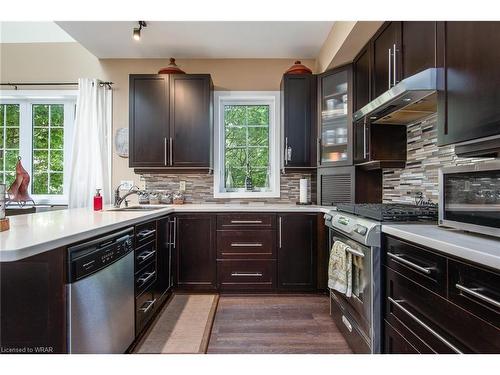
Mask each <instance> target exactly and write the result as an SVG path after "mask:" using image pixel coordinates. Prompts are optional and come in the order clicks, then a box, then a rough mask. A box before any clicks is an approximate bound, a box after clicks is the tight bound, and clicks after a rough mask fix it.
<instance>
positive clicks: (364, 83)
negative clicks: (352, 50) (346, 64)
mask: <svg viewBox="0 0 500 375" xmlns="http://www.w3.org/2000/svg"><path fill="white" fill-rule="evenodd" d="M370 61H371V56H370V43H367V44H366V46H364V47H363V49H362V50H361V52H359V53H358V55H357V56H356V58H355V59H354V61H353V65H352V70H353V81H354V84H353V85H354V93H353V107H354V112H356V111H357V110H358V109H361V108H363V106H365V105H367V104H368V103H369V102H370V98H371V96H370V86H371V84H370V73H371V68H370V65H371V64H370Z"/></svg>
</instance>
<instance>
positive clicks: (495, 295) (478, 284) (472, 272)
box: [448, 260, 500, 340]
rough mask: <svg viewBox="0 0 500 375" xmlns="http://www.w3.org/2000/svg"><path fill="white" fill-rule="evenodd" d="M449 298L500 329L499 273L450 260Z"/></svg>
mask: <svg viewBox="0 0 500 375" xmlns="http://www.w3.org/2000/svg"><path fill="white" fill-rule="evenodd" d="M448 296H449V297H448V298H449V299H450V300H451V301H453V302H454V303H456V304H457V305H459V306H460V307H463V308H464V309H466V310H468V311H470V312H471V313H473V314H474V315H477V316H478V317H480V318H482V319H484V320H486V321H487V322H489V323H491V324H493V325H494V326H495V327H496V328H499V329H500V274H499V273H495V272H492V271H487V270H485V269H482V268H479V267H475V266H471V265H468V264H465V263H462V262H458V261H453V260H450V261H449V263H448ZM499 340H500V337H499Z"/></svg>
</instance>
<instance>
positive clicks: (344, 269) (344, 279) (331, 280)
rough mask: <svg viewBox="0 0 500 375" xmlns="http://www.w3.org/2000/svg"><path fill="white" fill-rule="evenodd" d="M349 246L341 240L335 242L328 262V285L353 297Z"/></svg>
mask: <svg viewBox="0 0 500 375" xmlns="http://www.w3.org/2000/svg"><path fill="white" fill-rule="evenodd" d="M348 247H349V246H348V245H346V244H345V243H343V242H341V241H335V242H334V243H333V246H332V250H331V251H330V261H329V262H328V287H329V288H330V289H335V290H336V291H338V292H340V293H343V294H345V295H346V297H351V295H352V255H351V253H350V252H348V251H347V248H348Z"/></svg>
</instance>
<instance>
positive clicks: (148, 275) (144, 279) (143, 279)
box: [137, 271, 156, 286]
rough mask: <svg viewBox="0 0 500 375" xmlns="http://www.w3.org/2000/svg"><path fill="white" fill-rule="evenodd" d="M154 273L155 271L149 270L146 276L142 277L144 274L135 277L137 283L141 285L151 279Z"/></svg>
mask: <svg viewBox="0 0 500 375" xmlns="http://www.w3.org/2000/svg"><path fill="white" fill-rule="evenodd" d="M155 274H156V272H155V271H153V272H149V274H147V276H146V277H144V276H141V277H139V278H138V279H137V283H138V284H139V286H142V285H144V284H146V283H147V282H148V281H149V280H151V279H152V278H153V277H154V275H155ZM145 275H146V274H145Z"/></svg>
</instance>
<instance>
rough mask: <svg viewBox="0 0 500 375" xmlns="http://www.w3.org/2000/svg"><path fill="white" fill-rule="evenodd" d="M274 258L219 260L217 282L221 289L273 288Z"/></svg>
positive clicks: (274, 277) (274, 274)
mask: <svg viewBox="0 0 500 375" xmlns="http://www.w3.org/2000/svg"><path fill="white" fill-rule="evenodd" d="M275 279H276V261H274V260H219V261H217V282H218V284H219V288H220V289H221V290H248V291H252V290H273V289H274V287H275Z"/></svg>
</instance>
